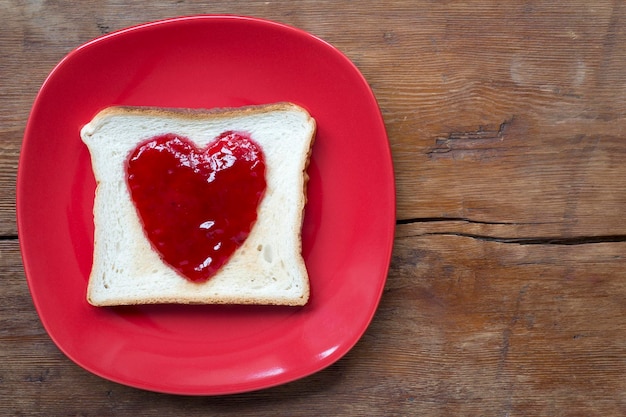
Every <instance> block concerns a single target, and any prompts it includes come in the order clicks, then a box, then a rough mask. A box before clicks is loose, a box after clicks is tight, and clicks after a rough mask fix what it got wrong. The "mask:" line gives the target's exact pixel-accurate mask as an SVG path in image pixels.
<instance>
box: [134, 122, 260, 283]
mask: <svg viewBox="0 0 626 417" xmlns="http://www.w3.org/2000/svg"><path fill="white" fill-rule="evenodd" d="M126 174H127V181H128V187H129V190H130V195H131V197H132V200H133V202H134V203H135V207H136V208H137V213H138V214H139V218H140V219H141V223H142V224H143V228H144V231H145V234H146V236H147V237H148V239H149V241H150V243H151V244H152V247H153V248H154V249H155V250H156V251H157V252H158V253H159V255H160V256H161V258H162V259H163V261H164V262H165V263H167V264H169V265H170V266H171V267H172V268H174V269H175V270H177V271H178V272H179V273H180V274H181V275H183V276H184V277H186V278H187V279H189V280H191V281H195V282H203V281H206V280H207V279H209V278H210V277H211V276H212V275H214V274H215V272H217V270H219V269H220V268H221V267H222V266H223V265H224V264H225V263H226V262H227V261H228V259H229V258H230V257H231V255H232V254H233V252H234V251H235V250H236V249H237V248H238V247H239V246H241V244H242V243H243V242H244V241H245V240H246V238H247V237H248V235H249V234H250V230H251V229H252V226H253V225H254V223H255V222H256V218H257V209H258V206H259V203H260V201H261V198H262V197H263V194H264V192H265V188H266V182H265V160H264V156H263V151H262V150H261V148H260V147H259V145H257V144H256V143H255V142H254V141H253V140H252V139H251V138H250V136H249V135H248V134H245V133H241V132H230V131H229V132H224V133H222V134H221V135H220V136H219V137H217V138H216V140H215V141H214V142H212V143H211V144H209V145H208V146H207V147H206V148H204V149H199V148H198V147H196V146H195V145H194V144H193V143H192V142H190V141H189V139H187V138H185V137H182V136H178V135H174V134H166V135H162V136H157V137H155V138H152V139H150V140H148V141H146V142H143V143H141V144H139V145H138V146H137V148H135V149H134V150H133V151H132V152H131V154H130V156H129V158H128V160H127V163H126Z"/></svg>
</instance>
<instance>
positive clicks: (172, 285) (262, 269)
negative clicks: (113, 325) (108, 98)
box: [81, 103, 316, 306]
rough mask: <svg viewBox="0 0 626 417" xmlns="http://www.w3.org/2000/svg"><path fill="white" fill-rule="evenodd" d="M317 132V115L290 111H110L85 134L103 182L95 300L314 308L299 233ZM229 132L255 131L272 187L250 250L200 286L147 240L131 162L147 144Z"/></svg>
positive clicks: (273, 107) (291, 107) (205, 140)
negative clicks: (130, 180)
mask: <svg viewBox="0 0 626 417" xmlns="http://www.w3.org/2000/svg"><path fill="white" fill-rule="evenodd" d="M315 129H316V125H315V120H314V119H313V118H312V117H311V116H310V115H309V113H308V112H307V111H306V110H304V109H303V108H301V107H299V106H297V105H295V104H291V103H275V104H268V105H260V106H249V107H241V108H235V109H214V110H189V109H159V108H151V107H109V108H107V109H105V110H102V111H101V112H100V113H98V114H97V115H96V116H95V117H94V118H93V119H92V120H91V122H89V123H88V124H87V125H85V126H84V127H83V128H82V130H81V138H82V140H83V142H84V143H85V144H86V145H87V147H88V149H89V152H90V154H91V162H92V167H93V172H94V176H95V179H96V183H97V188H96V195H95V200H94V211H93V212H94V225H95V238H94V253H93V255H94V256H93V265H92V271H91V274H90V276H89V284H88V288H87V300H88V302H89V303H90V304H92V305H94V306H112V305H132V304H155V303H183V304H272V305H294V306H296V305H304V304H306V303H307V301H308V298H309V279H308V275H307V270H306V267H305V264H304V260H303V258H302V254H301V249H302V242H301V229H302V220H303V214H304V213H303V211H304V206H305V203H306V182H307V179H308V177H307V175H306V167H307V165H308V161H309V156H310V151H311V146H312V144H313V140H314V136H315ZM225 131H244V132H247V133H248V134H249V135H250V137H251V138H252V139H253V140H254V141H255V142H256V143H257V144H258V145H260V147H261V148H262V150H263V152H264V156H265V164H266V172H265V175H266V183H267V188H266V190H265V194H264V196H263V198H262V200H261V202H260V204H259V207H258V212H257V220H256V223H255V224H254V225H253V227H252V229H251V231H250V234H249V236H248V237H247V239H246V240H245V241H244V243H243V244H242V245H241V246H240V247H239V248H238V249H237V250H236V251H235V252H234V253H233V255H232V257H231V258H230V259H229V260H228V261H227V262H226V264H225V265H224V266H222V267H221V269H219V270H218V271H217V273H216V274H215V275H214V276H213V277H211V278H210V279H208V280H207V281H206V282H202V283H197V282H192V281H190V280H188V279H185V278H184V277H182V276H181V275H179V273H178V272H176V271H175V270H174V269H173V268H171V267H170V266H168V265H167V264H166V263H165V262H163V261H162V259H161V258H160V256H159V254H158V253H157V252H156V251H155V250H154V249H153V247H152V245H151V244H150V242H149V240H148V239H147V237H146V235H145V232H144V230H143V226H142V224H141V221H140V219H139V216H138V214H137V210H136V209H135V206H134V203H133V201H132V199H131V196H130V193H129V191H128V186H127V180H126V171H125V166H126V165H125V164H126V160H127V158H128V156H129V154H130V153H131V152H132V151H133V149H134V148H135V147H136V146H137V145H138V144H139V143H142V142H143V141H145V140H147V139H150V138H153V137H155V136H158V135H163V134H167V133H175V134H177V135H181V136H184V137H186V138H189V139H190V140H191V141H192V142H194V143H195V145H196V146H198V147H199V148H203V147H205V146H206V145H207V144H209V143H211V142H212V141H213V140H214V139H215V138H216V137H218V136H219V135H220V134H221V133H223V132H225Z"/></svg>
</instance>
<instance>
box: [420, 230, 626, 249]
mask: <svg viewBox="0 0 626 417" xmlns="http://www.w3.org/2000/svg"><path fill="white" fill-rule="evenodd" d="M419 236H459V237H467V238H470V239H476V240H482V241H486V242H496V243H512V244H516V245H563V246H567V245H589V244H596V243H617V242H626V235H602V236H573V237H558V236H553V237H550V236H545V237H542V236H537V237H513V238H505V237H497V236H483V235H478V234H473V233H461V232H428V233H422V234H420V235H419Z"/></svg>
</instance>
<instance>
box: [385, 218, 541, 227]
mask: <svg viewBox="0 0 626 417" xmlns="http://www.w3.org/2000/svg"><path fill="white" fill-rule="evenodd" d="M431 222H464V223H473V224H486V225H504V226H525V225H539V224H553V222H498V221H487V220H473V219H470V218H467V217H413V218H409V219H400V220H397V221H396V224H397V225H401V224H412V223H431Z"/></svg>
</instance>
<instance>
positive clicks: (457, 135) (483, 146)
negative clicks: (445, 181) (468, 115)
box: [427, 116, 514, 156]
mask: <svg viewBox="0 0 626 417" xmlns="http://www.w3.org/2000/svg"><path fill="white" fill-rule="evenodd" d="M513 121H514V116H512V117H511V118H509V119H507V120H504V121H503V122H502V123H500V125H499V127H498V129H492V130H486V129H485V128H484V127H483V126H479V127H478V130H475V131H468V132H450V133H449V134H448V136H447V137H440V138H437V139H435V146H434V147H433V148H431V149H429V150H428V152H427V154H428V155H431V156H433V155H435V154H446V153H450V152H455V151H456V152H464V153H467V152H476V151H481V152H488V151H497V150H499V148H498V147H497V146H490V145H493V144H495V143H499V142H502V140H503V139H504V134H505V132H506V131H507V129H508V128H509V126H510V125H511V124H512V123H513Z"/></svg>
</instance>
